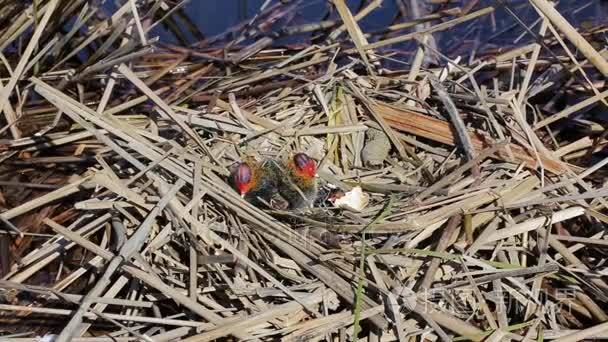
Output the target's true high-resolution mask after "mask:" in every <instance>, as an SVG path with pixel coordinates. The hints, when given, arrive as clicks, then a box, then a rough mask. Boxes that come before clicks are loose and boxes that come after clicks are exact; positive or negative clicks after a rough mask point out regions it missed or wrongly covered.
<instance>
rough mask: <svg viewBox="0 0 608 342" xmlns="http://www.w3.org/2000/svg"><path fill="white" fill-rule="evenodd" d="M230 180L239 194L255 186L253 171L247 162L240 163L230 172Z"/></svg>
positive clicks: (243, 193)
mask: <svg viewBox="0 0 608 342" xmlns="http://www.w3.org/2000/svg"><path fill="white" fill-rule="evenodd" d="M232 181H233V183H234V186H235V187H236V189H237V190H238V192H239V194H241V196H244V195H245V194H246V193H247V192H249V190H251V188H253V187H254V186H255V179H254V177H253V171H252V170H251V167H250V166H249V165H248V164H247V163H240V164H239V165H238V166H237V167H236V168H235V169H234V171H233V172H232Z"/></svg>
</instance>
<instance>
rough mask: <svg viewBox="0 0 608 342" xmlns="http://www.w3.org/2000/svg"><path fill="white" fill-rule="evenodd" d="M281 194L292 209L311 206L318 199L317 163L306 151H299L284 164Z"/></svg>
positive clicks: (280, 186)
mask: <svg viewBox="0 0 608 342" xmlns="http://www.w3.org/2000/svg"><path fill="white" fill-rule="evenodd" d="M283 172H284V175H283V177H279V178H280V179H279V184H278V185H279V188H278V189H279V194H281V196H282V197H283V198H284V199H285V200H287V202H289V208H290V209H300V208H304V207H311V206H312V204H313V203H314V201H315V200H316V199H317V192H318V186H317V163H316V162H315V161H314V160H313V159H312V158H310V157H309V156H308V155H306V154H305V153H297V154H296V155H294V156H293V158H291V159H290V160H289V161H287V162H286V163H284V165H283Z"/></svg>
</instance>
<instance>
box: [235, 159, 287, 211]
mask: <svg viewBox="0 0 608 342" xmlns="http://www.w3.org/2000/svg"><path fill="white" fill-rule="evenodd" d="M276 170H277V168H276V167H275V166H274V162H273V161H263V162H261V163H258V162H256V161H255V160H253V159H251V158H250V159H248V160H247V161H245V162H241V163H239V164H238V165H237V166H236V167H235V168H234V169H233V170H232V173H231V175H230V181H231V185H232V186H233V188H234V189H235V190H236V191H237V192H238V193H239V194H240V195H241V198H243V199H245V200H246V201H247V202H249V203H251V204H253V205H254V206H256V207H260V208H266V207H268V206H267V204H266V203H270V200H271V198H272V197H273V195H274V194H275V193H276V192H277V187H278V178H279V177H278V174H277V171H276Z"/></svg>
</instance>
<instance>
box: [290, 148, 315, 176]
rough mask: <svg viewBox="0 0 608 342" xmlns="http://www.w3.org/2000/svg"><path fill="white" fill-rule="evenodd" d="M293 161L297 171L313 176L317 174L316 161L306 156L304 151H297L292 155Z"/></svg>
mask: <svg viewBox="0 0 608 342" xmlns="http://www.w3.org/2000/svg"><path fill="white" fill-rule="evenodd" d="M293 163H294V165H295V167H296V169H297V170H298V173H300V174H302V175H303V176H306V177H309V178H313V177H315V176H316V175H317V163H316V162H315V161H314V160H313V159H311V158H310V157H309V156H307V155H306V153H297V154H296V155H295V156H293Z"/></svg>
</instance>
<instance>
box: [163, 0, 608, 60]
mask: <svg viewBox="0 0 608 342" xmlns="http://www.w3.org/2000/svg"><path fill="white" fill-rule="evenodd" d="M504 1H505V2H506V3H507V4H508V7H509V8H510V9H511V10H512V11H514V12H515V13H516V14H517V15H518V16H519V17H520V18H521V19H522V21H523V22H524V23H526V24H527V25H532V24H534V23H535V22H536V21H537V19H538V15H537V13H536V12H535V10H534V9H533V8H532V6H531V5H530V4H529V2H528V1H527V0H521V1H515V0H514V1H508V0H504ZM277 2H278V0H273V1H270V3H269V6H272V5H274V4H276V3H277ZM398 2H400V3H401V4H403V5H402V6H405V8H406V9H408V13H409V14H407V15H408V17H406V18H403V17H402V16H401V15H400V11H399V7H398ZM410 2H411V0H385V1H384V2H383V3H382V5H381V6H380V7H379V8H377V9H375V10H374V11H373V12H372V13H370V14H369V15H368V16H366V17H365V18H364V19H363V20H361V21H360V22H359V24H360V26H361V28H362V30H363V31H364V32H373V31H377V30H381V29H383V28H385V27H387V26H388V25H391V24H397V23H401V22H404V21H407V20H410V19H412V16H411V11H410V10H409V4H410ZM434 2H435V3H436V2H438V1H434ZM446 2H447V1H446ZM469 2H470V0H466V1H451V2H449V4H447V5H446V4H428V3H429V1H422V0H418V3H419V4H421V5H422V7H423V8H422V10H423V11H425V12H426V13H432V12H435V11H436V10H440V9H443V10H445V9H449V8H454V7H461V6H464V5H466V4H467V3H469ZM265 3H266V0H199V1H196V0H193V1H191V2H190V3H189V4H188V5H186V7H185V9H184V13H185V14H186V15H187V16H188V17H189V18H190V20H191V22H192V23H194V24H195V25H196V27H197V28H198V30H199V31H200V33H201V34H202V36H198V37H196V36H194V35H191V34H187V35H186V39H187V43H191V44H194V43H195V42H196V41H199V40H200V38H201V37H206V38H208V37H213V36H215V35H217V34H220V33H223V32H225V31H226V30H228V29H229V28H231V27H233V26H235V25H237V24H239V23H241V22H243V21H247V20H250V19H251V18H253V17H254V16H255V15H256V13H259V12H260V9H261V7H262V6H263V5H264V4H265ZM289 3H290V4H295V5H293V9H292V10H290V11H287V13H285V14H284V15H282V16H281V17H279V18H276V19H275V20H276V22H275V24H274V25H273V26H272V29H271V31H272V30H273V29H274V30H278V29H280V28H285V27H293V26H298V25H302V24H306V23H316V22H319V21H321V20H332V19H339V17H338V15H337V13H336V12H335V10H333V9H332V6H331V5H330V3H329V1H326V0H303V1H293V0H292V1H289ZM366 3H367V1H362V0H347V4H348V5H349V7H350V9H351V11H352V12H353V13H357V12H358V11H359V10H360V9H361V8H362V6H365V4H366ZM498 4H499V2H498V1H494V0H481V1H479V2H478V4H477V5H476V6H475V7H474V8H473V11H474V10H477V9H480V8H483V7H486V6H490V5H492V6H496V7H497V10H496V12H495V14H494V15H493V16H490V15H488V16H484V17H482V18H480V19H478V20H476V21H475V22H467V23H464V24H461V25H459V26H457V27H455V28H453V29H450V30H448V31H445V32H442V33H440V34H436V35H435V39H436V40H437V41H438V46H440V47H441V48H443V49H447V50H458V49H457V48H458V46H457V45H458V44H462V42H463V41H469V42H471V43H473V42H474V45H477V46H476V47H477V48H484V47H485V48H490V49H491V48H494V47H496V48H500V47H505V46H509V45H516V44H518V43H519V44H521V43H522V42H526V41H530V40H531V39H532V38H531V36H529V35H525V34H524V35H523V37H520V36H521V35H522V34H523V33H524V32H525V30H524V28H523V27H522V26H521V25H520V24H518V23H517V22H516V20H515V19H514V17H513V15H512V14H510V13H509V12H508V11H507V10H505V8H502V7H500V6H498ZM557 8H558V9H559V11H560V13H562V15H564V17H566V19H568V20H569V21H570V22H571V23H572V24H573V25H575V26H577V27H580V26H585V27H586V26H595V25H599V24H605V23H606V21H607V17H608V1H606V0H584V1H581V0H562V1H560V2H559V5H558V6H557ZM174 18H175V16H174ZM256 23H258V22H256ZM434 23H437V21H435V22H434ZM532 30H533V31H534V32H536V31H538V25H537V26H533V29H532ZM184 31H185V32H186V31H188V30H184ZM410 31H411V30H410ZM404 32H408V31H401V33H400V34H403V33H404ZM152 35H158V36H159V37H160V38H161V41H164V42H168V43H178V39H177V38H176V36H175V35H174V34H172V33H171V32H170V30H168V29H167V27H159V28H158V29H156V30H154V31H153V33H152ZM518 37H519V39H518ZM309 38H310V34H308V35H297V36H291V37H288V38H284V39H278V40H276V41H275V45H281V44H289V43H304V42H306V41H307V40H308V39H309ZM516 39H518V40H517V41H516ZM182 43H183V42H182ZM395 48H400V47H399V46H395ZM401 48H404V46H402V47H401ZM448 52H449V51H448Z"/></svg>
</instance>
